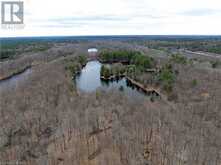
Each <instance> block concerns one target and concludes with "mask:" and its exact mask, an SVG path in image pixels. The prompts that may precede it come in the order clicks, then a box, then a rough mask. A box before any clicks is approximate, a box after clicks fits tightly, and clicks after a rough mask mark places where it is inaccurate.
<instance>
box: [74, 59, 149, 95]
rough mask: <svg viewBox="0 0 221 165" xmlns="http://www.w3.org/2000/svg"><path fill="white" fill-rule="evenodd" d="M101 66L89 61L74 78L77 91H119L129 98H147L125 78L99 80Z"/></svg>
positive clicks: (98, 63)
mask: <svg viewBox="0 0 221 165" xmlns="http://www.w3.org/2000/svg"><path fill="white" fill-rule="evenodd" d="M101 66H102V64H101V63H100V62H99V61H90V62H88V63H87V64H86V66H85V67H84V68H83V69H82V71H81V73H80V74H79V75H77V76H76V78H75V81H76V86H77V89H79V90H80V91H83V92H94V91H96V90H97V89H101V90H105V91H110V90H119V91H121V92H123V93H125V94H126V95H127V96H129V97H136V98H144V97H147V95H145V93H144V92H142V90H139V89H138V88H136V87H135V86H133V85H132V84H131V83H129V81H127V80H126V78H121V79H119V80H112V81H105V80H101V79H100V70H101Z"/></svg>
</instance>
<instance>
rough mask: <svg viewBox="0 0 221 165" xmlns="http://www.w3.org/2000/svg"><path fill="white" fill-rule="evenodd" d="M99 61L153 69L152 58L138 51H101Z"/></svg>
mask: <svg viewBox="0 0 221 165" xmlns="http://www.w3.org/2000/svg"><path fill="white" fill-rule="evenodd" d="M99 59H100V60H101V61H102V62H105V63H116V62H119V63H126V64H128V65H136V66H137V67H139V68H140V69H148V68H152V67H154V60H153V58H151V57H149V56H147V55H144V54H142V53H141V52H139V51H130V50H115V51H102V52H101V53H100V54H99Z"/></svg>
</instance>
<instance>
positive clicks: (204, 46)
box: [145, 40, 221, 54]
mask: <svg viewBox="0 0 221 165" xmlns="http://www.w3.org/2000/svg"><path fill="white" fill-rule="evenodd" d="M145 45H147V46H148V47H150V48H153V49H159V50H164V51H170V50H173V49H189V50H191V51H204V52H211V53H217V54H221V41H220V40H211V41H182V40H180V41H149V42H146V43H145Z"/></svg>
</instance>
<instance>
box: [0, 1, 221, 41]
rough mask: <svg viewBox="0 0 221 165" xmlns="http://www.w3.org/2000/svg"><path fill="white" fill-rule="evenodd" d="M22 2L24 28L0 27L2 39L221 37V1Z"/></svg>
mask: <svg viewBox="0 0 221 165" xmlns="http://www.w3.org/2000/svg"><path fill="white" fill-rule="evenodd" d="M0 1H2V0H0ZM19 1H22V0H19ZM23 2H24V27H23V28H17V27H14V28H9V29H5V28H0V37H18V36H66V35H67V36H70V35H71V36H74V35H76V36H82V35H83V36H85V35H221V0H109V1H107V0H24V1H23Z"/></svg>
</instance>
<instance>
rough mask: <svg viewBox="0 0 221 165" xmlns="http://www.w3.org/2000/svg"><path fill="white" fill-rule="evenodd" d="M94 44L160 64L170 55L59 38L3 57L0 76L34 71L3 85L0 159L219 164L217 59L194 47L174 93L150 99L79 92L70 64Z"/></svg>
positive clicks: (220, 77) (88, 164)
mask: <svg viewBox="0 0 221 165" xmlns="http://www.w3.org/2000/svg"><path fill="white" fill-rule="evenodd" d="M90 47H96V48H98V50H102V49H112V50H114V49H133V50H136V51H141V52H143V53H144V54H145V55H149V56H151V57H153V58H154V59H155V60H156V61H157V62H158V65H163V64H164V63H166V62H167V61H168V54H169V53H168V52H166V51H164V50H162V49H161V50H159V49H158V50H156V49H152V48H151V49H150V48H148V46H147V45H146V44H139V43H129V42H128V43H126V42H120V41H116V42H113V41H96V42H95V41H93V42H82V43H62V44H61V43H60V44H59V43H55V44H51V47H50V48H48V49H47V50H43V51H37V52H25V53H21V54H20V55H18V56H17V57H16V58H14V59H10V60H5V61H2V62H1V63H0V78H1V79H3V78H5V77H8V76H10V75H12V74H16V73H17V72H19V71H20V70H22V69H24V68H26V67H31V68H32V72H31V74H30V75H29V77H28V78H27V80H25V81H24V82H23V83H18V84H17V85H16V86H13V87H10V88H4V89H1V88H0V125H1V127H0V164H2V163H3V164H4V163H5V164H7V163H10V164H12V163H16V162H17V163H20V164H27V165H40V164H42V165H43V164H45V165H46V164H48V165H69V164H70V165H221V84H220V83H221V69H220V68H219V67H216V68H214V67H212V64H213V63H214V61H217V60H220V59H217V58H215V59H213V58H212V57H211V58H210V59H209V60H208V59H205V57H202V56H200V55H197V54H196V55H194V54H192V55H191V57H190V56H188V60H189V61H190V62H188V63H187V64H180V63H176V64H174V68H175V70H176V72H177V73H178V74H177V77H176V81H175V83H174V87H173V92H172V93H171V94H170V95H167V93H165V92H163V93H164V94H165V95H167V99H166V100H156V101H154V102H151V101H150V100H139V99H137V100H136V99H130V98H128V97H127V96H125V95H124V94H122V93H121V92H120V91H118V90H115V91H111V92H105V91H102V90H100V89H98V90H97V91H96V92H92V93H83V92H79V91H78V90H77V89H76V86H75V84H74V81H73V80H72V75H71V74H70V72H69V71H68V70H67V69H66V65H67V63H68V62H69V61H71V60H72V61H74V60H76V59H77V57H78V56H79V55H82V54H84V55H87V50H88V48H90ZM184 54H185V53H184ZM141 79H144V80H147V79H148V76H147V75H145V74H144V75H142V77H141ZM144 82H145V83H148V81H144ZM0 85H1V84H0Z"/></svg>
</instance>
